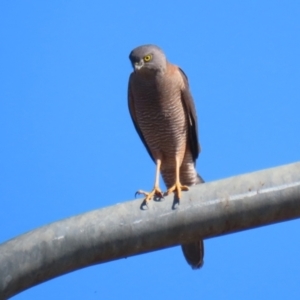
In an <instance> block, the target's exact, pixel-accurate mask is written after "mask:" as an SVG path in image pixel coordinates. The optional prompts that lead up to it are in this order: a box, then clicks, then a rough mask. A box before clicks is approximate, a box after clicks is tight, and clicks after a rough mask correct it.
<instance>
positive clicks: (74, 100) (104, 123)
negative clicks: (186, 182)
mask: <svg viewBox="0 0 300 300" xmlns="http://www.w3.org/2000/svg"><path fill="white" fill-rule="evenodd" d="M299 15H300V3H299V2H298V1H288V0H287V1H258V0H257V1H237V0H235V1H196V0H194V1H188V0H187V1H176V0H173V1H172V2H171V1H157V0H152V1H150V2H149V1H148V2H140V1H137V0H131V1H130V0H127V1H121V0H119V1H114V0H112V1H106V2H105V3H104V1H103V2H101V1H47V2H46V1H26V2H25V1H23V2H22V1H19V2H18V3H17V2H15V1H2V2H1V4H0V39H1V43H0V66H1V72H0V137H1V144H0V153H1V155H0V203H1V210H0V228H1V230H0V242H4V241H6V240H8V239H10V238H12V237H15V236H17V235H20V234H22V233H24V232H27V231H29V230H32V229H34V228H37V227H39V226H42V225H45V224H48V223H50V222H54V221H57V220H60V219H63V218H66V217H70V216H73V215H76V214H80V213H84V212H87V211H90V210H93V209H97V208H101V207H105V206H110V205H114V204H116V203H118V202H122V201H127V200H131V199H133V196H134V192H135V191H136V190H137V189H140V188H142V189H150V188H151V187H152V185H153V178H154V165H153V163H152V161H151V159H150V158H149V157H148V154H147V152H146V151H145V149H144V148H143V145H142V143H141V142H140V140H139V138H138V136H137V134H136V133H135V130H134V127H133V125H132V123H131V119H130V116H129V113H128V109H127V82H128V76H129V74H130V72H131V66H130V63H129V60H128V55H129V52H130V51H131V50H132V49H133V48H134V47H136V46H139V45H141V44H145V43H154V44H157V45H159V46H160V47H161V48H163V49H164V50H165V52H166V54H167V57H168V58H169V60H170V61H171V62H173V63H175V64H178V65H179V66H181V68H182V69H183V70H184V71H185V73H186V74H187V75H188V77H189V81H190V85H191V90H192V93H193V96H194V99H195V103H196V108H197V112H198V118H199V126H200V142H201V146H202V153H201V155H200V158H199V160H198V162H197V170H198V171H199V173H200V174H201V175H202V176H203V177H204V179H205V180H206V181H213V180H216V179H221V178H225V177H229V176H234V175H238V174H242V173H248V172H252V171H255V170H260V169H265V168H269V167H275V166H279V165H282V164H287V163H292V162H296V161H298V160H299V157H300V151H299V149H300V139H299V129H300V113H299V111H300V103H299V101H300V84H299V83H300V55H299V54H300V35H299V32H300V18H299ZM299 225H300V222H299V220H295V221H290V222H284V223H280V224H276V225H271V226H267V227H262V228H259V229H254V230H249V231H244V232H240V233H236V234H231V235H227V236H222V237H218V238H213V239H209V240H206V242H205V246H206V248H205V265H204V268H203V269H201V270H200V271H192V270H191V269H190V268H189V267H188V266H187V264H186V262H185V261H184V259H183V257H182V254H181V249H180V248H179V247H175V248H171V249H166V250H162V251H157V252H152V253H149V254H145V255H139V256H136V257H131V258H128V259H122V260H118V261H114V262H110V263H106V264H102V265H97V266H93V267H89V268H86V269H82V270H79V271H76V272H73V273H70V274H67V275H65V276H61V277H59V278H56V279H53V280H51V281H49V282H46V283H44V284H41V285H39V286H36V287H34V288H32V289H29V290H27V291H25V292H23V293H21V294H19V295H18V296H16V297H15V299H24V300H25V299H26V300H27V299H120V298H121V297H122V298H125V299H140V298H143V299H146V300H147V299H154V298H155V299H169V298H173V299H183V298H186V299H266V298H267V299H283V298H285V299H299V297H300V285H299V277H300V261H299V253H300V239H299Z"/></svg>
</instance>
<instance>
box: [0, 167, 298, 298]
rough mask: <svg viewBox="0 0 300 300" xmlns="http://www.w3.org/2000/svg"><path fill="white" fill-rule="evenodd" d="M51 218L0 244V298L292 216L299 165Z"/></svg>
mask: <svg viewBox="0 0 300 300" xmlns="http://www.w3.org/2000/svg"><path fill="white" fill-rule="evenodd" d="M173 201H174V200H173V196H168V197H166V198H165V199H164V201H160V202H157V201H151V202H150V203H149V206H148V209H147V210H143V209H141V199H138V200H134V201H130V202H125V203H121V204H117V205H114V206H111V207H107V208H103V209H99V210H95V211H91V212H88V213H85V214H82V215H78V216H75V217H71V218H68V219H65V220H62V221H59V222H55V223H52V224H49V225H46V226H43V227H40V228H38V229H36V230H33V231H30V232H28V233H26V234H23V235H21V236H18V237H16V238H14V239H12V240H9V241H7V242H6V243H4V244H2V245H0V299H7V298H8V297H11V296H13V295H15V294H17V293H19V292H21V291H23V290H25V289H27V288H30V287H32V286H34V285H36V284H39V283H41V282H44V281H46V280H49V279H51V278H54V277H56V276H59V275H62V274H65V273H68V272H71V271H74V270H77V269H80V268H83V267H87V266H90V265H93V264H97V263H103V262H107V261H111V260H115V259H119V258H124V257H128V256H131V255H135V254H139V253H145V252H149V251H153V250H157V249H162V248H166V247H171V246H175V245H179V244H182V243H184V242H188V241H192V240H195V239H199V238H210V237H215V236H218V235H222V234H227V233H232V232H236V231H240V230H244V229H249V228H253V227H257V226H262V225H267V224H271V223H276V222H280V221H285V220H290V219H294V218H298V217H300V163H294V164H290V165H285V166H282V167H277V168H272V169H267V170H263V171H259V172H254V173H250V174H245V175H241V176H235V177H231V178H227V179H224V180H219V181H214V182H209V183H206V184H201V185H198V186H195V187H193V188H191V189H190V191H188V192H184V193H183V197H182V199H181V201H180V205H179V206H178V207H177V208H174V203H173Z"/></svg>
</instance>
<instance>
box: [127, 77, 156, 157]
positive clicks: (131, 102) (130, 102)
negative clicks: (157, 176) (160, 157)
mask: <svg viewBox="0 0 300 300" xmlns="http://www.w3.org/2000/svg"><path fill="white" fill-rule="evenodd" d="M130 81H131V75H130V77H129V83H128V108H129V113H130V116H131V119H132V122H133V125H134V128H135V130H136V132H137V133H138V135H139V137H140V139H141V140H142V142H143V144H144V146H145V148H146V149H147V151H148V153H149V155H150V157H151V158H152V160H153V161H154V163H155V159H154V157H153V155H152V153H151V151H150V148H149V146H148V145H147V142H146V139H145V137H144V136H143V133H142V131H141V129H140V127H139V124H138V121H137V118H136V111H135V105H134V97H133V94H132V92H131V87H130Z"/></svg>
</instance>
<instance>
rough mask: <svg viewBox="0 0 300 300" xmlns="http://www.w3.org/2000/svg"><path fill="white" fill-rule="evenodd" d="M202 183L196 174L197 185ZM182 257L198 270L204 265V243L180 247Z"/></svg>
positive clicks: (198, 242)
mask: <svg viewBox="0 0 300 300" xmlns="http://www.w3.org/2000/svg"><path fill="white" fill-rule="evenodd" d="M200 183H204V180H203V178H202V177H201V176H200V175H199V174H197V183H196V184H200ZM181 249H182V252H183V255H184V257H185V259H186V261H187V263H188V264H189V265H190V266H191V267H192V269H194V270H196V269H200V268H201V267H202V266H203V264H204V260H203V258H204V243H203V240H196V241H193V242H188V243H185V244H182V245H181Z"/></svg>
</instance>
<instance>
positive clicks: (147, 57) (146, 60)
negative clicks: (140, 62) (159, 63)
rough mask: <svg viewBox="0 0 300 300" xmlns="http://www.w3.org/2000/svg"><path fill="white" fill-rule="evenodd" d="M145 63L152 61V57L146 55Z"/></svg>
mask: <svg viewBox="0 0 300 300" xmlns="http://www.w3.org/2000/svg"><path fill="white" fill-rule="evenodd" d="M143 59H144V62H148V61H150V60H151V59H152V55H150V54H149V55H146V56H144V58H143Z"/></svg>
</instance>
